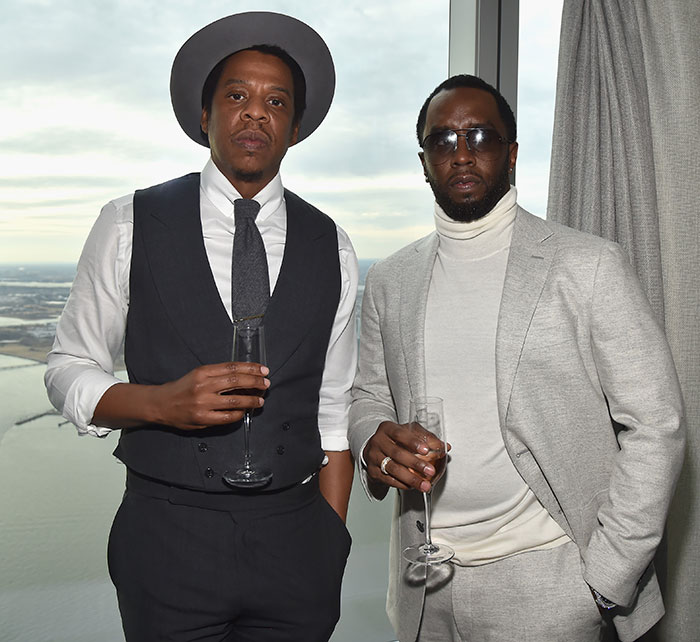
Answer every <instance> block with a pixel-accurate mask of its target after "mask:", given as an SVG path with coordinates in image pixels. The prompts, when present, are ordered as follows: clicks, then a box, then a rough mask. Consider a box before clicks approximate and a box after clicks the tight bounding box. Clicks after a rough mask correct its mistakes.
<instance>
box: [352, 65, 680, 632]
mask: <svg viewBox="0 0 700 642" xmlns="http://www.w3.org/2000/svg"><path fill="white" fill-rule="evenodd" d="M417 134H418V142H419V144H420V146H421V148H422V151H420V152H419V157H420V160H421V163H422V165H423V170H424V174H425V179H426V181H427V182H428V183H430V186H431V188H432V190H433V193H434V195H435V212H434V220H435V227H436V230H435V232H433V233H432V234H430V235H428V236H427V237H425V238H423V239H421V240H419V241H416V242H415V243H412V244H411V245H409V246H408V247H406V248H404V249H403V250H400V251H399V252H397V253H396V254H394V255H393V256H391V257H389V258H387V259H385V260H383V261H380V262H379V263H377V264H375V265H374V266H373V267H372V269H371V270H370V272H369V274H368V275H367V279H366V282H365V292H364V300H363V306H362V328H361V332H362V334H361V340H360V361H359V368H358V374H357V377H356V379H355V384H354V389H353V403H352V406H351V411H350V445H351V449H352V450H353V453H354V455H355V457H356V459H357V460H358V462H359V463H360V472H361V478H362V481H363V484H364V485H365V489H366V490H367V492H368V495H369V496H370V497H372V498H376V499H382V498H383V497H384V496H385V495H386V494H387V492H388V490H389V488H396V489H398V491H399V492H398V494H397V495H396V510H395V516H396V522H395V524H394V528H393V530H392V542H391V547H392V549H391V555H390V559H391V570H390V585H389V593H388V598H387V610H388V613H389V616H390V619H391V620H392V623H393V624H394V626H395V628H396V631H397V635H398V637H399V639H400V640H401V642H414V641H415V640H418V641H420V642H432V641H434V640H441V641H450V640H455V641H461V640H498V641H499V642H500V641H504V640H517V641H518V642H523V641H533V642H534V641H537V642H541V641H543V640H547V641H549V640H552V641H553V640H567V641H575V642H584V641H585V642H588V641H593V640H599V639H601V636H603V635H605V634H607V633H609V632H611V630H612V626H614V627H615V628H616V630H617V635H618V636H619V639H621V640H623V641H627V640H635V639H637V638H638V637H639V636H640V635H642V634H643V633H644V632H645V631H646V630H648V629H649V628H650V627H651V626H652V625H653V624H654V623H655V622H656V621H657V620H658V619H659V618H660V617H661V616H662V615H663V603H662V600H661V596H660V593H659V587H658V583H657V580H656V575H655V572H654V567H653V564H652V558H653V556H654V553H655V551H656V548H657V546H658V544H659V541H660V539H661V535H662V532H663V526H664V521H665V518H666V513H667V510H668V506H669V502H670V499H671V495H672V493H673V488H674V485H675V482H676V479H677V477H678V473H679V469H680V465H681V461H682V457H683V449H684V443H685V442H684V433H683V430H682V428H681V415H682V402H681V398H680V392H679V388H678V382H677V377H676V373H675V369H674V365H673V362H672V360H671V356H670V352H669V349H668V346H667V343H666V340H665V338H664V335H663V332H662V330H661V328H660V327H659V325H658V324H657V322H656V321H655V319H654V316H653V314H652V311H651V309H650V307H649V304H648V302H647V300H646V299H645V297H644V295H643V293H642V291H641V288H640V285H639V282H638V280H637V279H636V277H635V275H634V274H633V272H632V269H631V267H630V266H629V264H628V263H627V261H626V260H625V258H624V256H623V253H622V251H621V250H620V248H619V247H618V246H617V245H616V244H614V243H611V242H608V241H605V240H602V239H599V238H597V237H593V236H590V235H587V234H582V233H580V232H577V231H574V230H571V229H568V228H565V227H562V226H560V225H556V224H553V223H549V222H547V221H544V220H542V219H540V218H537V217H535V216H533V215H531V214H529V213H527V212H526V211H524V210H523V209H522V208H520V207H519V206H518V205H517V200H516V190H515V188H514V187H512V186H511V185H510V183H509V175H510V173H511V172H512V171H513V169H514V167H515V162H516V158H517V152H518V144H517V142H516V125H515V119H514V116H513V113H512V110H511V109H510V107H509V106H508V104H507V102H506V101H505V100H504V98H503V97H502V96H501V95H500V94H499V93H498V91H497V90H495V89H494V88H493V87H491V86H490V85H488V84H487V83H485V82H483V81H482V80H480V79H479V78H476V77H474V76H455V77H453V78H450V79H448V80H447V81H445V82H443V83H442V84H441V85H439V86H438V87H437V88H436V89H435V91H434V92H433V93H432V94H431V95H430V96H429V97H428V99H427V100H426V101H425V103H424V105H423V108H422V109H421V112H420V115H419V117H418V125H417ZM428 395H429V396H438V397H442V398H443V399H444V412H445V425H446V433H447V440H448V442H449V443H450V444H451V451H450V460H449V464H448V466H447V472H446V474H445V476H444V477H443V479H442V480H441V481H440V482H439V483H438V484H437V485H436V487H435V490H434V492H433V493H432V495H433V515H432V539H433V541H434V542H436V543H438V544H441V543H442V544H446V545H448V546H450V547H451V548H453V549H454V550H455V557H454V559H453V561H452V563H451V564H442V565H439V566H432V567H429V568H428V570H426V567H425V566H419V565H411V564H409V563H408V562H406V561H404V560H403V559H402V555H401V551H402V550H403V549H404V548H406V547H408V546H412V545H416V544H420V543H422V541H423V538H424V535H423V531H424V528H425V526H424V519H425V518H424V512H423V501H422V497H421V492H417V491H422V492H426V491H428V490H431V479H432V477H433V476H434V475H435V467H434V466H433V465H431V464H430V463H428V462H426V461H425V460H424V459H422V458H421V457H420V455H422V454H425V453H427V451H428V448H429V447H430V438H429V437H427V438H426V439H425V440H424V441H422V440H420V439H417V438H416V437H415V436H413V435H414V434H415V433H413V432H410V431H409V430H408V422H409V421H410V418H409V416H408V415H409V401H410V399H412V398H416V397H423V396H428Z"/></svg>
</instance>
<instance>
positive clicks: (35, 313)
mask: <svg viewBox="0 0 700 642" xmlns="http://www.w3.org/2000/svg"><path fill="white" fill-rule="evenodd" d="M374 260H375V259H360V284H361V286H362V285H363V284H364V280H365V275H366V274H367V270H368V269H369V267H370V265H371V264H372V263H374ZM75 268H76V266H75V265H72V264H65V263H59V264H48V263H47V264H25V265H8V264H6V265H3V264H0V354H5V355H10V356H14V357H21V358H23V359H31V360H33V361H40V362H45V361H46V354H47V353H48V351H49V350H50V349H51V345H52V343H53V338H54V334H55V332H56V321H57V320H58V317H59V315H60V314H61V311H62V310H63V306H64V305H65V303H66V301H67V300H68V294H69V293H70V286H71V283H72V282H73V279H74V278H75ZM361 292H362V287H360V293H361ZM358 298H359V297H358ZM358 303H359V302H358ZM115 365H116V367H119V366H122V367H123V365H122V364H121V363H117V364H115Z"/></svg>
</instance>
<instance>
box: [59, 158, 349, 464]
mask: <svg viewBox="0 0 700 642" xmlns="http://www.w3.org/2000/svg"><path fill="white" fill-rule="evenodd" d="M237 198H241V196H240V194H238V192H237V191H236V190H235V188H234V187H233V186H232V185H231V183H230V182H229V181H228V180H227V179H226V177H225V176H224V175H223V174H222V173H221V172H220V171H219V170H218V168H217V167H216V165H214V163H213V162H212V161H211V160H209V161H208V162H207V164H206V166H205V167H204V169H203V170H202V174H201V182H200V193H199V201H200V215H201V221H202V232H203V236H204V245H205V248H206V252H207V258H208V259H209V265H210V267H211V271H212V274H213V275H214V280H215V282H216V287H217V289H218V290H219V294H220V296H221V300H222V302H223V304H224V306H225V307H226V311H227V312H228V314H229V316H231V256H232V249H233V234H234V231H235V228H234V217H233V202H234V201H235V200H236V199H237ZM255 200H256V201H258V203H260V212H259V214H258V216H257V218H256V221H255V222H256V225H257V226H258V229H259V230H260V234H261V236H262V239H263V243H264V244H265V250H266V253H267V263H268V270H269V275H270V290H271V291H274V287H275V284H276V283H277V277H278V276H279V272H280V267H281V265H282V257H283V254H284V246H285V239H286V233H287V208H286V204H285V200H284V188H283V186H282V180H281V178H280V175H279V173H278V174H277V176H275V178H274V179H273V180H272V181H270V183H268V184H267V185H266V186H265V187H264V188H263V189H262V190H261V191H260V192H259V193H258V194H256V195H255ZM133 217H134V210H133V194H131V195H129V196H124V197H122V198H119V199H116V200H114V201H110V202H109V203H107V205H105V206H104V207H103V208H102V211H101V212H100V216H99V217H98V219H97V221H96V222H95V225H94V226H93V228H92V230H91V232H90V235H89V236H88V239H87V241H86V243H85V247H84V248H83V252H82V254H81V256H80V260H79V262H78V271H77V275H76V277H75V281H74V282H73V287H72V288H71V293H70V296H69V297H68V301H67V302H66V306H65V308H64V310H63V313H62V314H61V318H60V319H59V321H58V324H57V327H56V339H55V341H54V345H53V348H52V350H51V352H49V355H48V360H47V363H48V365H47V370H46V375H45V382H46V388H47V390H48V395H49V399H50V400H51V403H52V404H53V405H54V406H55V407H56V408H57V409H58V410H59V411H60V412H61V413H62V414H63V416H64V417H65V418H66V419H67V420H68V421H70V422H72V423H73V424H75V426H76V427H77V429H78V432H79V433H81V434H91V435H94V436H98V437H104V436H106V435H107V434H109V433H110V432H111V429H110V428H107V427H104V426H97V425H94V424H92V423H91V420H92V416H93V414H94V412H95V407H96V406H97V403H98V402H99V400H100V399H101V398H102V395H104V393H105V391H106V390H107V389H108V388H109V387H111V386H113V385H115V384H117V383H123V382H122V380H120V379H118V378H116V377H115V376H114V360H115V358H116V356H117V354H118V353H119V350H120V348H121V345H122V342H123V339H124V332H125V329H126V315H127V311H128V308H129V272H130V268H131V247H132V231H133ZM336 229H337V232H338V255H339V259H340V271H341V292H340V302H339V304H338V309H337V311H336V316H335V320H334V322H333V328H332V331H331V336H330V340H329V343H328V351H327V354H326V365H325V369H324V371H323V379H322V382H321V389H320V395H319V411H318V423H319V430H320V433H321V445H322V448H323V449H324V450H330V451H340V450H346V449H347V448H348V442H347V424H348V407H349V403H350V388H351V385H352V380H353V377H354V375H355V365H356V361H357V338H356V329H355V297H356V292H357V283H358V267H357V257H356V256H355V251H354V249H353V247H352V244H351V243H350V239H349V238H348V236H347V234H346V233H345V232H344V231H343V230H342V229H341V228H340V227H338V226H336Z"/></svg>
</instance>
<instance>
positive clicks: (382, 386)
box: [348, 264, 396, 499]
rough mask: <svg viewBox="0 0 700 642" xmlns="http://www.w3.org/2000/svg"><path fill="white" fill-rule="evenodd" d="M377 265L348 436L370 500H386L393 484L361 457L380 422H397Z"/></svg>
mask: <svg viewBox="0 0 700 642" xmlns="http://www.w3.org/2000/svg"><path fill="white" fill-rule="evenodd" d="M376 267H377V266H376V264H375V265H373V266H372V267H371V268H370V269H369V271H368V273H367V278H366V279H365V291H364V293H363V296H362V317H361V325H360V350H359V359H358V367H357V375H356V376H355V382H354V384H353V389H352V403H351V405H350V427H349V431H348V438H349V441H350V449H351V450H352V454H353V456H354V457H355V461H357V462H358V470H359V476H360V481H361V482H362V486H363V488H364V489H365V492H366V493H367V496H368V497H369V498H370V499H383V498H384V496H385V495H386V494H387V492H388V489H389V487H388V486H386V485H384V484H374V483H372V481H371V480H370V479H369V478H368V476H367V471H366V470H364V467H363V466H362V464H361V457H360V454H361V452H362V450H363V448H364V445H365V444H366V443H367V441H368V440H369V438H370V437H372V435H374V433H375V431H376V430H377V427H378V426H379V424H380V423H382V422H383V421H396V409H395V406H394V400H393V397H392V393H391V388H390V385H389V377H388V373H387V366H386V358H385V352H384V348H385V345H384V337H383V336H382V324H381V310H382V309H383V307H384V306H383V303H382V301H383V298H382V297H381V295H380V292H381V290H382V287H381V283H379V284H378V283H377V281H381V279H378V277H377V272H376ZM377 299H379V301H378V300H377Z"/></svg>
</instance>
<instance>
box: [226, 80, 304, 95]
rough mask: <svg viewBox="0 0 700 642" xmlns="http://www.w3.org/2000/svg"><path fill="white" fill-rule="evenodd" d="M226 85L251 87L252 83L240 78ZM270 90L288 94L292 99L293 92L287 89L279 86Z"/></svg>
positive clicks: (229, 81)
mask: <svg viewBox="0 0 700 642" xmlns="http://www.w3.org/2000/svg"><path fill="white" fill-rule="evenodd" d="M224 85H225V86H226V87H228V86H230V85H250V81H249V80H241V79H240V78H229V79H228V80H227V81H226V82H225V83H224ZM270 89H271V90H272V91H279V92H282V93H283V94H287V96H289V97H290V98H291V97H292V94H291V92H290V91H289V89H287V88H286V87H279V86H277V85H273V86H272V87H270Z"/></svg>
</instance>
